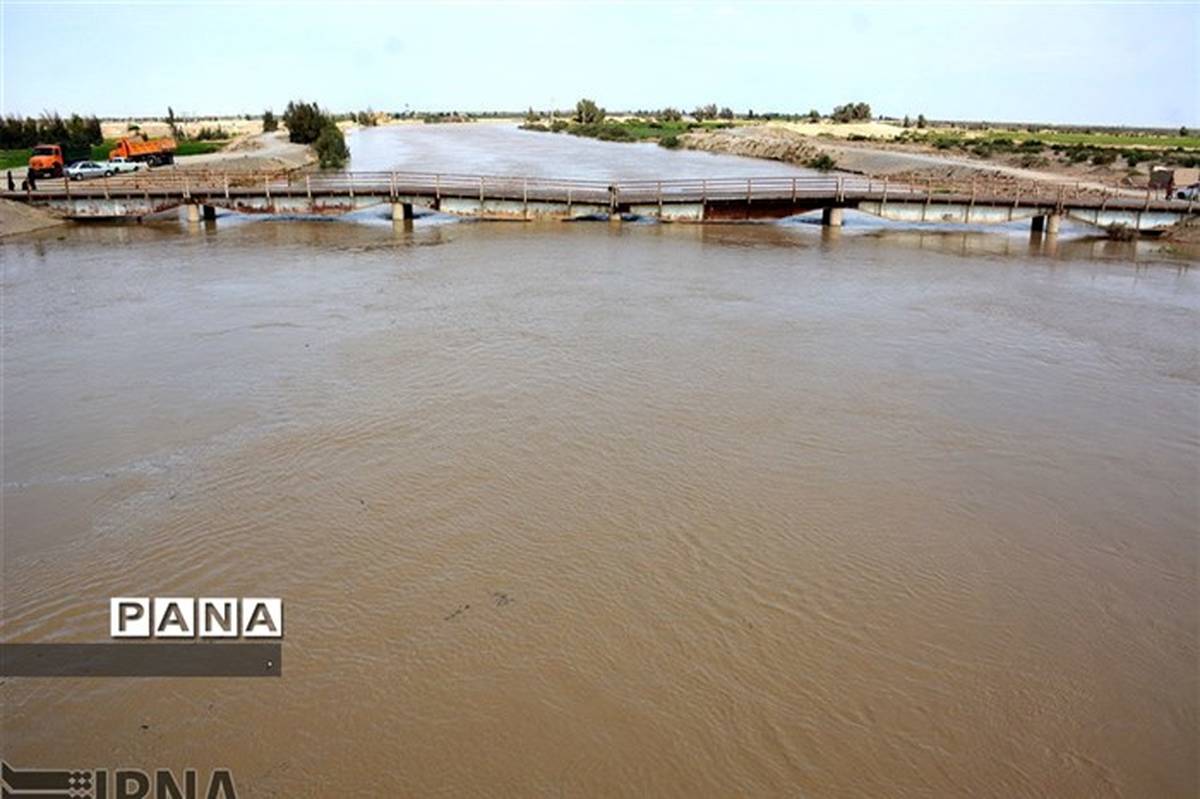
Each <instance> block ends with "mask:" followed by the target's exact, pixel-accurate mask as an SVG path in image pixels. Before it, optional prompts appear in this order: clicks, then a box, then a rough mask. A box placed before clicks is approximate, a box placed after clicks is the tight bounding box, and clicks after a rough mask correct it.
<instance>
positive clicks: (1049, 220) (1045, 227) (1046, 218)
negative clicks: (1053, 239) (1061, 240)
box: [1029, 214, 1062, 236]
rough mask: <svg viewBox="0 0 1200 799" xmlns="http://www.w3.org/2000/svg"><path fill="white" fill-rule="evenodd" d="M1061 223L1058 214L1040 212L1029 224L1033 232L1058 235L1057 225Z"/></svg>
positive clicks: (1060, 217)
mask: <svg viewBox="0 0 1200 799" xmlns="http://www.w3.org/2000/svg"><path fill="white" fill-rule="evenodd" d="M1060 224H1062V216H1060V215H1059V214H1040V215H1038V216H1035V217H1034V218H1033V222H1032V223H1031V224H1030V228H1029V229H1030V230H1031V231H1033V232H1034V233H1042V232H1045V233H1048V234H1050V235H1051V236H1056V235H1058V227H1059V225H1060Z"/></svg>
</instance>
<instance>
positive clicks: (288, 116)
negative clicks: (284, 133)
mask: <svg viewBox="0 0 1200 799" xmlns="http://www.w3.org/2000/svg"><path fill="white" fill-rule="evenodd" d="M332 123H333V118H332V117H331V116H329V114H328V113H326V112H325V111H322V110H321V107H320V106H318V105H317V104H316V103H306V102H304V101H303V100H292V101H290V102H289V103H288V104H287V108H285V109H284V111H283V124H284V125H287V129H288V141H291V142H295V143H296V144H312V143H313V142H315V141H316V140H317V137H318V136H320V135H321V131H322V130H324V129H325V127H326V126H327V125H329V124H332Z"/></svg>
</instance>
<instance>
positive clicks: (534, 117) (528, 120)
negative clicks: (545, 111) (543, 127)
mask: <svg viewBox="0 0 1200 799" xmlns="http://www.w3.org/2000/svg"><path fill="white" fill-rule="evenodd" d="M540 119H541V116H540V115H539V114H538V112H537V111H534V110H533V106H529V110H528V111H526V112H525V124H527V125H532V124H533V123H534V122H537V121H538V120H540Z"/></svg>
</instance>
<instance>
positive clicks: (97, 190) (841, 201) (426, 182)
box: [0, 169, 1200, 233]
mask: <svg viewBox="0 0 1200 799" xmlns="http://www.w3.org/2000/svg"><path fill="white" fill-rule="evenodd" d="M0 196H2V197H4V198H6V199H9V200H16V201H20V202H26V203H30V204H34V205H40V206H44V207H47V208H49V209H50V210H52V211H53V212H55V213H57V214H60V215H62V216H64V217H67V218H70V219H76V220H87V219H108V218H120V217H131V218H139V219H140V218H142V217H145V216H149V215H151V214H156V213H160V212H163V211H168V210H170V209H172V208H177V207H180V206H182V207H184V208H186V209H187V215H188V219H189V220H190V221H193V222H198V221H200V219H201V218H208V219H212V218H215V217H216V209H217V208H225V209H229V210H232V211H236V212H239V213H245V214H282V215H311V214H343V213H347V212H350V211H356V210H359V209H362V208H367V207H370V206H375V205H382V204H386V205H389V206H390V208H391V215H392V218H393V219H395V220H403V219H410V218H412V217H413V215H414V209H415V208H429V209H432V210H435V211H440V212H443V213H448V214H455V215H459V216H467V217H478V218H484V219H517V220H532V219H546V218H551V219H587V218H610V219H613V218H620V217H625V216H632V217H645V218H651V219H658V220H662V221H664V222H666V221H670V222H730V221H747V220H767V219H780V218H783V217H787V216H793V215H795V214H801V213H806V212H810V211H817V210H819V211H821V212H822V221H823V223H824V224H826V225H835V226H836V225H840V224H841V223H842V213H843V211H844V209H847V208H849V209H855V210H858V211H862V212H865V213H868V214H873V215H875V216H878V217H882V218H884V219H891V220H896V221H901V222H940V223H957V224H971V225H975V224H1003V223H1007V222H1012V221H1016V220H1023V219H1029V220H1031V221H1032V228H1033V230H1035V231H1045V232H1047V233H1056V232H1057V231H1058V227H1059V224H1060V222H1061V220H1063V219H1073V220H1076V221H1079V222H1084V223H1087V224H1089V225H1095V226H1098V227H1108V226H1110V225H1124V226H1127V227H1128V228H1130V229H1134V230H1142V231H1153V230H1161V229H1163V228H1165V227H1167V226H1169V225H1172V224H1174V223H1176V222H1179V221H1181V220H1183V219H1185V218H1188V217H1193V216H1196V215H1197V214H1200V202H1196V201H1193V200H1167V199H1162V198H1161V197H1159V196H1155V195H1152V194H1151V192H1150V191H1149V190H1146V191H1145V192H1139V191H1135V190H1125V189H1116V188H1111V189H1105V188H1101V187H1096V186H1091V187H1089V186H1086V185H1082V184H1079V183H1050V182H1045V181H1019V180H1013V179H1004V178H976V179H957V180H950V179H944V180H939V179H926V180H924V181H921V180H904V181H901V180H895V179H892V180H889V179H886V178H884V179H879V178H869V177H859V176H854V175H815V176H796V177H777V176H766V177H749V178H709V179H702V178H688V179H675V180H628V181H615V182H610V181H596V180H558V179H550V178H538V177H509V176H497V175H461V174H446V173H421V172H333V173H330V172H313V173H298V172H290V173H283V172H228V173H223V172H214V171H210V170H183V169H172V170H166V169H163V170H154V171H150V172H136V173H131V174H125V175H119V176H112V177H107V178H102V179H96V180H88V181H82V182H71V181H69V180H62V181H58V180H46V181H39V182H38V185H37V188H36V189H26V190H23V191H15V192H0Z"/></svg>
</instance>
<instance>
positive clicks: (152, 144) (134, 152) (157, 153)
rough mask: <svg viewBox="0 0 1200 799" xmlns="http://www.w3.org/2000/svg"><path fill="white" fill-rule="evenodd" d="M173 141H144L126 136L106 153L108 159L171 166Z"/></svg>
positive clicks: (173, 154) (168, 139)
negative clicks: (122, 159)
mask: <svg viewBox="0 0 1200 799" xmlns="http://www.w3.org/2000/svg"><path fill="white" fill-rule="evenodd" d="M175 146H176V145H175V140H174V139H172V138H170V137H166V138H162V139H146V138H143V137H141V136H126V137H125V138H123V139H120V140H118V141H117V146H116V147H114V148H112V149H111V150H109V151H108V157H109V158H110V159H113V158H124V159H125V160H126V161H142V162H144V163H147V164H149V165H151V166H159V165H161V164H171V163H174V161H175Z"/></svg>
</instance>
